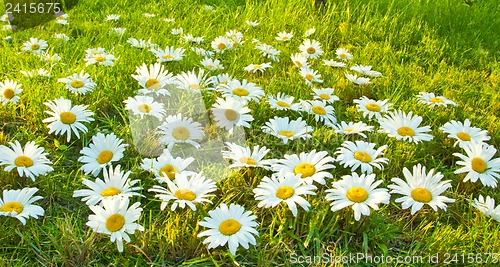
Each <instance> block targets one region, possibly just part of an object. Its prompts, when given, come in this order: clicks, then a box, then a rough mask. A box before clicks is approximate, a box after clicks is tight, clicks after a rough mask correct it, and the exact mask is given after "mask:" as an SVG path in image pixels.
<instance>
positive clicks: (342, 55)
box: [339, 54, 347, 59]
mask: <svg viewBox="0 0 500 267" xmlns="http://www.w3.org/2000/svg"><path fill="white" fill-rule="evenodd" d="M339 57H340V58H341V59H346V58H347V55H346V54H340V55H339Z"/></svg>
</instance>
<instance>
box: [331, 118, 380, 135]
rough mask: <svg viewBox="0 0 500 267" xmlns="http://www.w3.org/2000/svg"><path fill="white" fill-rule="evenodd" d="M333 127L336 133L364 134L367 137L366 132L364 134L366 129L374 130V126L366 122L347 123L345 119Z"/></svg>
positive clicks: (368, 130)
mask: <svg viewBox="0 0 500 267" xmlns="http://www.w3.org/2000/svg"><path fill="white" fill-rule="evenodd" d="M333 128H334V129H335V133H339V134H345V135H351V134H359V135H361V136H363V138H366V134H364V133H363V132H364V131H367V132H371V131H373V128H374V127H373V126H368V125H367V124H366V123H364V122H362V121H358V122H352V121H350V122H348V123H346V122H345V121H341V122H340V123H339V124H335V125H333Z"/></svg>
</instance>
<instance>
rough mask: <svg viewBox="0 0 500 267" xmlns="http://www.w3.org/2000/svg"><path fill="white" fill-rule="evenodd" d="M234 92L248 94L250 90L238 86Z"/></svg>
mask: <svg viewBox="0 0 500 267" xmlns="http://www.w3.org/2000/svg"><path fill="white" fill-rule="evenodd" d="M233 94H235V95H237V96H247V95H248V91H247V89H245V88H241V87H240V88H236V89H234V90H233Z"/></svg>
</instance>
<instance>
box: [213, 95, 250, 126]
mask: <svg viewBox="0 0 500 267" xmlns="http://www.w3.org/2000/svg"><path fill="white" fill-rule="evenodd" d="M211 111H212V114H213V115H214V120H215V121H216V122H217V126H218V127H220V128H224V129H226V130H228V131H229V134H232V133H233V130H234V127H237V126H241V127H246V128H250V124H249V122H251V121H253V117H252V114H250V109H249V108H248V107H247V105H246V102H244V101H240V100H238V99H235V98H232V97H227V98H226V99H224V98H217V103H215V104H214V105H213V107H212V109H211Z"/></svg>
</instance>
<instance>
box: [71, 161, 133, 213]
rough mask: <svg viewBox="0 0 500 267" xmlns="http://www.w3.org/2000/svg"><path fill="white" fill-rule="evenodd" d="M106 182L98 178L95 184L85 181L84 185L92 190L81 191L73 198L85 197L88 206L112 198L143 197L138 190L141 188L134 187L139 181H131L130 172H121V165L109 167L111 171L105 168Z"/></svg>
mask: <svg viewBox="0 0 500 267" xmlns="http://www.w3.org/2000/svg"><path fill="white" fill-rule="evenodd" d="M103 175H104V180H101V179H100V178H96V179H95V181H94V182H92V181H90V180H88V179H85V178H84V179H83V180H82V183H83V184H84V185H85V186H87V187H88V188H90V189H80V190H76V191H75V192H74V193H73V197H83V198H82V201H85V204H87V205H88V206H94V205H97V204H99V203H100V202H101V201H102V200H104V199H110V198H129V197H132V196H142V195H141V194H140V193H138V192H137V191H138V190H141V189H142V188H141V187H140V186H136V187H133V186H134V185H135V184H137V183H138V182H139V180H130V179H129V178H128V177H129V175H130V171H128V172H124V171H121V170H120V165H118V166H116V168H115V169H114V170H113V166H109V171H108V170H107V169H106V168H104V170H103Z"/></svg>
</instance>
